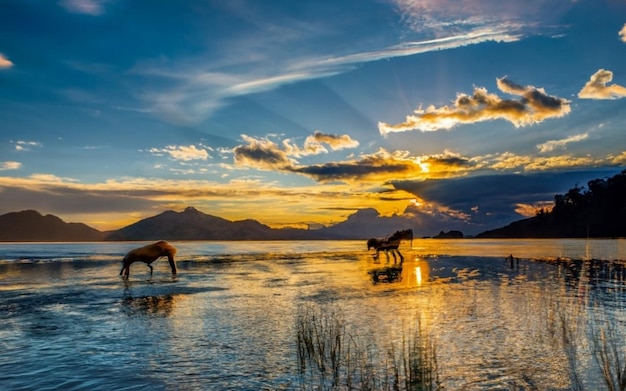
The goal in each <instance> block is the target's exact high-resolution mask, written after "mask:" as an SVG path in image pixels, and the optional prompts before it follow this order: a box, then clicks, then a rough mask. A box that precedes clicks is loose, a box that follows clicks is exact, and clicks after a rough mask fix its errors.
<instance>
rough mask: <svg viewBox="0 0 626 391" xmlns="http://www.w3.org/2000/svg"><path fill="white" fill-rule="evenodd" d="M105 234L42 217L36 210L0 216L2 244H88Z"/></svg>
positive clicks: (81, 225)
mask: <svg viewBox="0 0 626 391" xmlns="http://www.w3.org/2000/svg"><path fill="white" fill-rule="evenodd" d="M103 238H104V234H103V233H102V232H100V231H98V230H97V229H95V228H91V227H89V226H88V225H85V224H82V223H66V222H64V221H63V220H61V219H60V218H58V217H56V216H53V215H45V216H42V215H41V213H39V212H37V211H34V210H24V211H21V212H11V213H7V214H5V215H2V216H0V241H2V242H88V241H99V240H102V239H103Z"/></svg>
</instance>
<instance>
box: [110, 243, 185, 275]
mask: <svg viewBox="0 0 626 391" xmlns="http://www.w3.org/2000/svg"><path fill="white" fill-rule="evenodd" d="M175 255H176V247H174V246H172V245H171V244H169V243H168V242H165V241H163V240H161V241H160V242H156V243H153V244H149V245H147V246H143V247H140V248H136V249H134V250H131V251H130V252H129V253H128V254H126V256H125V257H124V259H123V260H122V270H120V276H121V275H124V277H126V278H128V277H129V275H130V265H131V264H132V263H133V262H138V261H141V262H145V263H146V264H147V265H148V267H149V268H150V275H152V272H153V269H152V265H151V263H152V262H154V261H156V260H157V259H159V258H161V257H167V260H168V261H169V263H170V267H171V268H172V274H176V262H175V261H174V256H175Z"/></svg>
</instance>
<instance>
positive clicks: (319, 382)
mask: <svg viewBox="0 0 626 391" xmlns="http://www.w3.org/2000/svg"><path fill="white" fill-rule="evenodd" d="M296 334H297V345H298V363H299V368H300V378H301V385H302V388H303V389H314V390H335V389H349V390H389V391H392V390H393V391H400V390H411V391H427V390H428V391H430V390H437V389H440V383H439V376H438V368H437V359H436V350H435V345H434V343H433V342H432V340H431V338H430V337H429V336H428V335H427V334H426V333H425V332H424V329H423V328H422V327H421V325H420V323H419V321H418V322H417V327H416V328H415V330H413V331H409V333H408V334H407V333H403V336H402V340H401V343H400V346H396V345H394V344H393V343H390V345H389V346H388V347H387V349H386V354H385V355H382V354H381V353H380V352H381V350H380V349H379V348H378V346H376V345H375V344H372V343H371V342H372V340H373V338H366V339H364V340H361V339H358V338H356V337H354V336H353V335H352V334H350V333H349V332H348V331H347V330H346V323H345V320H344V319H343V317H342V316H340V315H338V314H337V313H335V312H324V311H322V310H321V309H317V310H315V309H312V308H307V309H305V310H303V311H302V312H301V313H300V314H298V316H297V320H296ZM381 356H382V357H381Z"/></svg>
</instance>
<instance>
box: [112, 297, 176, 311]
mask: <svg viewBox="0 0 626 391" xmlns="http://www.w3.org/2000/svg"><path fill="white" fill-rule="evenodd" d="M175 303H176V297H175V295H171V294H170V295H163V296H142V297H130V296H127V297H124V298H123V299H122V305H123V306H124V309H125V311H124V312H126V314H127V315H135V314H142V315H162V316H169V315H170V314H171V313H172V311H173V309H174V304H175Z"/></svg>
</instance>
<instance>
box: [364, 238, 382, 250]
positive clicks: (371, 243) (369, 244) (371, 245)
mask: <svg viewBox="0 0 626 391" xmlns="http://www.w3.org/2000/svg"><path fill="white" fill-rule="evenodd" d="M379 243H380V241H379V240H378V239H376V238H371V239H369V240H368V241H367V249H368V250H369V249H370V248H376V247H377V246H378V245H379Z"/></svg>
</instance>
